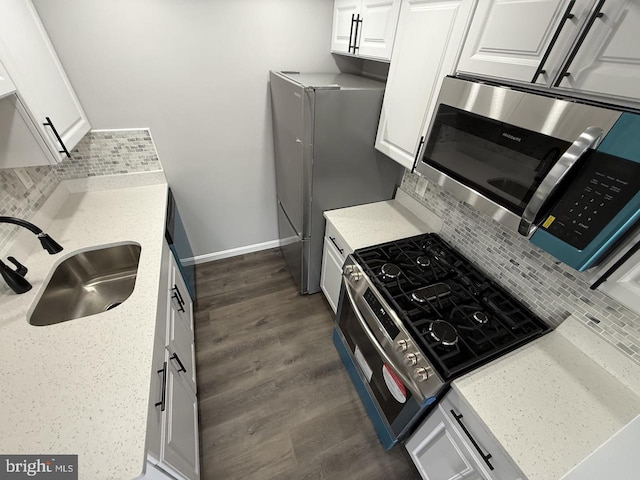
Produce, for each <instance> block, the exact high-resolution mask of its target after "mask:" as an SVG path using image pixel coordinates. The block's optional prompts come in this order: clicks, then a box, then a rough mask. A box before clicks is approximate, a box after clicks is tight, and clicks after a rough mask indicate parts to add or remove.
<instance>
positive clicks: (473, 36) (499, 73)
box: [458, 0, 590, 84]
mask: <svg viewBox="0 0 640 480" xmlns="http://www.w3.org/2000/svg"><path fill="white" fill-rule="evenodd" d="M589 7H590V1H587V2H585V1H578V2H574V1H573V0H520V1H514V0H485V1H482V2H480V3H479V5H478V9H477V11H476V14H475V15H474V18H473V22H472V24H471V28H470V30H469V36H468V37H467V42H466V44H465V46H464V50H463V52H462V56H461V57H460V63H459V65H458V71H459V72H464V73H471V74H480V75H484V76H488V77H496V78H504V79H510V80H516V81H520V82H532V81H533V78H534V76H535V74H536V70H537V69H538V67H539V66H540V65H541V64H542V63H543V57H545V53H547V52H548V53H547V57H548V58H546V59H545V61H544V65H543V70H545V73H543V74H542V75H539V81H538V79H537V82H536V83H541V84H544V83H545V81H548V80H550V79H552V78H553V77H554V73H556V74H557V67H556V70H555V71H554V69H553V68H552V65H556V64H557V63H558V62H559V60H560V59H561V58H563V57H564V56H565V55H566V53H567V50H568V49H569V47H570V46H571V42H572V40H573V39H574V38H575V36H576V35H577V34H578V31H579V29H580V27H581V26H582V25H583V24H584V22H585V20H586V18H587V16H588V13H589Z"/></svg>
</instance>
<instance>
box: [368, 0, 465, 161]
mask: <svg viewBox="0 0 640 480" xmlns="http://www.w3.org/2000/svg"><path fill="white" fill-rule="evenodd" d="M474 6H475V0H405V1H404V2H403V4H402V8H401V11H400V20H399V22H398V31H397V34H396V40H395V45H394V48H393V56H392V59H391V67H390V69H389V78H388V80H387V86H386V89H385V93H384V101H383V104H382V112H381V114H380V123H379V125H378V133H377V136H376V144H375V145H376V148H377V149H378V150H380V151H381V152H382V153H384V154H385V155H387V156H388V157H390V158H392V159H394V160H395V161H396V162H398V163H400V164H401V165H402V166H403V167H405V168H408V169H411V168H413V164H414V160H415V157H416V155H417V150H418V148H419V144H420V137H421V135H423V134H424V132H425V130H426V129H427V128H428V126H429V122H430V121H431V115H432V113H433V110H434V109H435V103H436V100H437V98H438V91H439V90H440V84H441V82H442V79H443V78H444V77H445V76H446V75H449V74H451V73H453V71H454V69H455V63H456V60H457V57H458V53H459V50H460V48H461V45H462V42H463V41H464V34H465V31H466V27H467V24H468V22H469V19H470V16H471V13H472V11H473V8H474Z"/></svg>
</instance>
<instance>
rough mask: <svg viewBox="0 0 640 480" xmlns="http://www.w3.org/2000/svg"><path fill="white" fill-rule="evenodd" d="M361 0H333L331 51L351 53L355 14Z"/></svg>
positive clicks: (357, 11)
mask: <svg viewBox="0 0 640 480" xmlns="http://www.w3.org/2000/svg"><path fill="white" fill-rule="evenodd" d="M361 3H362V2H361V0H335V3H334V4H333V28H332V31H331V51H332V52H334V53H351V50H352V48H353V34H354V32H355V29H356V28H355V20H356V15H358V14H359V13H360V4H361Z"/></svg>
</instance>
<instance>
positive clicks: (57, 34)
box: [34, 0, 337, 255]
mask: <svg viewBox="0 0 640 480" xmlns="http://www.w3.org/2000/svg"><path fill="white" fill-rule="evenodd" d="M34 4H35V6H36V8H37V10H38V13H39V14H40V17H41V18H42V21H43V23H44V25H45V27H46V29H47V32H48V33H49V36H50V37H51V40H52V42H53V44H54V46H55V48H56V51H57V53H58V55H59V56H60V59H61V61H62V63H63V65H64V68H65V70H66V72H67V74H68V75H69V77H70V79H71V82H72V84H73V86H74V88H75V90H76V93H77V94H78V97H79V98H80V102H81V103H82V106H83V107H84V109H85V111H86V113H87V115H88V117H89V120H90V122H91V126H92V128H95V129H98V128H129V127H150V128H151V132H152V135H153V138H154V140H155V142H156V145H157V147H158V153H159V155H160V160H161V162H162V164H163V166H164V169H165V171H166V174H167V177H168V179H169V183H170V184H171V186H172V188H173V189H174V191H175V195H176V199H177V202H178V205H179V207H180V211H181V214H182V217H183V220H184V223H185V226H186V228H187V231H188V234H189V238H190V241H191V243H192V247H193V249H194V254H195V255H203V254H208V253H212V252H219V251H223V250H227V249H231V248H235V247H240V246H245V245H252V244H256V243H261V242H266V241H270V240H274V239H276V238H277V224H276V210H275V202H276V197H275V180H274V167H273V145H272V139H271V113H270V109H269V91H268V84H267V81H268V72H269V69H276V70H279V69H289V70H293V69H295V70H301V71H337V67H336V64H335V61H334V59H333V57H332V56H331V55H330V53H329V46H330V37H331V15H332V4H333V0H55V1H51V0H34Z"/></svg>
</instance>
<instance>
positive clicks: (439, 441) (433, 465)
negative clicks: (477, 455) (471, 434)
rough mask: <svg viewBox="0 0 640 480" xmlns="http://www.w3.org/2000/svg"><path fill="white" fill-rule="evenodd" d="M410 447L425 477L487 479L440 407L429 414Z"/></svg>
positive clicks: (430, 478) (433, 478)
mask: <svg viewBox="0 0 640 480" xmlns="http://www.w3.org/2000/svg"><path fill="white" fill-rule="evenodd" d="M406 448H407V451H408V452H409V455H410V456H411V459H412V460H413V463H415V465H416V467H417V469H418V471H419V472H420V475H421V476H422V478H424V479H425V480H463V479H465V480H466V479H469V480H471V479H473V480H484V477H483V476H482V475H481V474H480V473H478V470H479V469H478V468H477V466H476V464H475V461H474V460H473V457H472V456H471V455H470V453H469V452H468V451H467V449H466V448H465V447H464V445H462V444H461V443H460V441H459V438H458V435H457V433H456V432H455V430H454V429H453V428H452V427H451V424H450V423H449V422H448V421H447V419H446V418H445V416H444V415H443V413H442V412H441V410H440V409H439V408H436V409H435V410H434V411H433V412H432V413H431V414H430V415H429V417H427V419H426V420H425V422H424V423H423V424H422V425H421V426H420V428H419V429H418V430H417V431H416V432H415V433H414V434H413V436H412V437H411V438H410V439H409V441H408V442H407V444H406Z"/></svg>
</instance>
